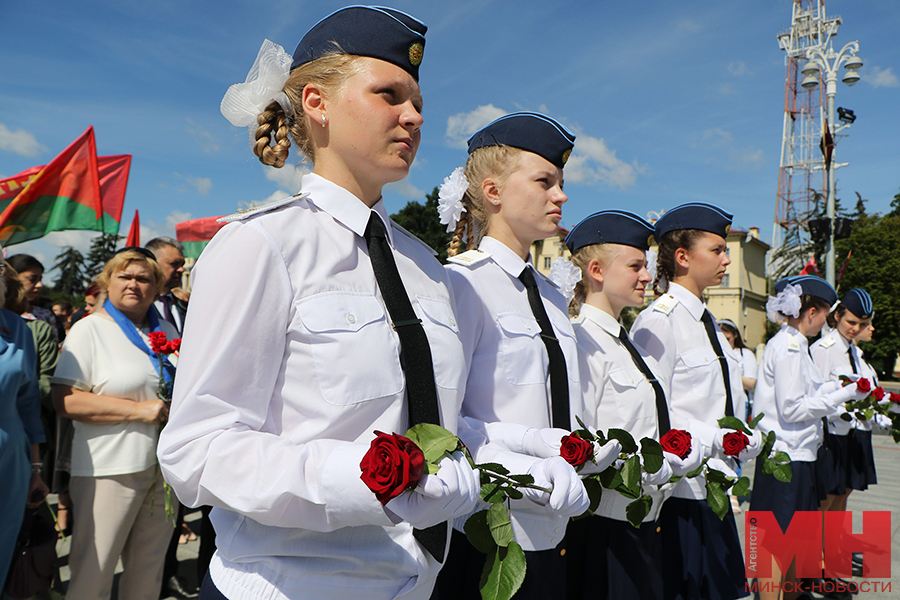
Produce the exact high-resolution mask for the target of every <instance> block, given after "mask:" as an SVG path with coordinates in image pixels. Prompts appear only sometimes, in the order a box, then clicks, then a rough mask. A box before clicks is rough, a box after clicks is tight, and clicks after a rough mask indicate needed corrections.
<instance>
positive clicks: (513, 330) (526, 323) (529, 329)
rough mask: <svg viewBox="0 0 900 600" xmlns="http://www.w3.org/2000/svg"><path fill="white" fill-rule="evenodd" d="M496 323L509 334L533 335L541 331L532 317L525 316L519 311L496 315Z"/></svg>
mask: <svg viewBox="0 0 900 600" xmlns="http://www.w3.org/2000/svg"><path fill="white" fill-rule="evenodd" d="M497 324H498V325H499V326H500V329H502V330H503V331H504V333H506V334H507V335H510V336H520V335H525V336H528V337H535V336H536V335H538V334H540V333H541V328H540V326H539V325H538V322H537V320H536V319H535V318H534V317H526V316H525V315H520V314H519V313H502V314H499V315H497Z"/></svg>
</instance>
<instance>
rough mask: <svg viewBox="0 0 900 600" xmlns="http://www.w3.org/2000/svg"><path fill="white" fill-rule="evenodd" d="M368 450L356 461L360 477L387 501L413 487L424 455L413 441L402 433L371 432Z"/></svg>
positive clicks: (423, 470)
mask: <svg viewBox="0 0 900 600" xmlns="http://www.w3.org/2000/svg"><path fill="white" fill-rule="evenodd" d="M375 435H376V437H375V439H374V440H372V444H371V445H370V446H369V451H368V452H366V455H365V456H363V459H362V461H360V463H359V468H360V469H361V470H362V474H361V475H360V478H361V479H362V480H363V483H365V484H366V486H367V487H368V488H369V489H370V490H372V491H373V492H375V497H376V498H378V501H379V502H381V503H382V504H387V503H388V501H390V500H391V499H393V498H396V497H397V496H399V495H400V494H402V493H403V492H404V491H405V490H409V489H412V488H414V487H416V484H417V483H419V479H421V478H422V474H423V473H424V472H425V455H424V454H422V450H421V449H420V448H419V447H418V446H416V444H415V443H414V442H413V441H412V440H411V439H409V438H408V437H404V436H402V435H399V434H396V433H392V434H387V433H383V432H381V431H376V432H375Z"/></svg>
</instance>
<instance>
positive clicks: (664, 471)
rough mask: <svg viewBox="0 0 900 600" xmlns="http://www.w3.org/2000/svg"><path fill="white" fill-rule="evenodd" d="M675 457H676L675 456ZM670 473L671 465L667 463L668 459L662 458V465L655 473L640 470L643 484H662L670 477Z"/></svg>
mask: <svg viewBox="0 0 900 600" xmlns="http://www.w3.org/2000/svg"><path fill="white" fill-rule="evenodd" d="M673 456H674V455H673ZM675 458H678V457H677V456H676V457H675ZM641 466H643V461H641ZM672 474H673V472H672V466H671V465H670V464H669V461H667V460H664V461H663V464H662V466H661V467H660V468H659V471H657V472H656V473H648V472H646V471H643V470H642V471H641V482H642V483H643V484H644V485H662V484H664V483H666V482H667V481H669V479H671V478H672Z"/></svg>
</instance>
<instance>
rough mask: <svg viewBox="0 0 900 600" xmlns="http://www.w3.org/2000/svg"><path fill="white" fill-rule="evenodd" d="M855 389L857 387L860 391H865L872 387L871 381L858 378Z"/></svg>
mask: <svg viewBox="0 0 900 600" xmlns="http://www.w3.org/2000/svg"><path fill="white" fill-rule="evenodd" d="M856 389H858V390H859V391H860V392H863V393H866V392H868V391H869V390H871V389H872V383H871V382H870V381H869V380H868V379H865V378H861V379H858V380H857V381H856Z"/></svg>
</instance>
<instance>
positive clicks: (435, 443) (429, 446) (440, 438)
mask: <svg viewBox="0 0 900 600" xmlns="http://www.w3.org/2000/svg"><path fill="white" fill-rule="evenodd" d="M406 437H408V438H409V439H411V440H412V441H413V442H415V444H416V446H418V447H419V448H421V449H422V453H423V454H424V455H425V460H426V461H428V462H430V463H437V462H440V460H441V459H442V458H443V457H444V454H445V453H447V452H453V451H455V450H457V449H458V448H459V446H460V441H459V438H458V437H456V436H455V435H453V434H452V433H450V432H449V431H447V430H446V429H444V428H443V427H441V426H440V425H435V424H433V423H419V424H418V425H414V426H413V427H411V428H410V429H409V430H408V431H407V432H406Z"/></svg>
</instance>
